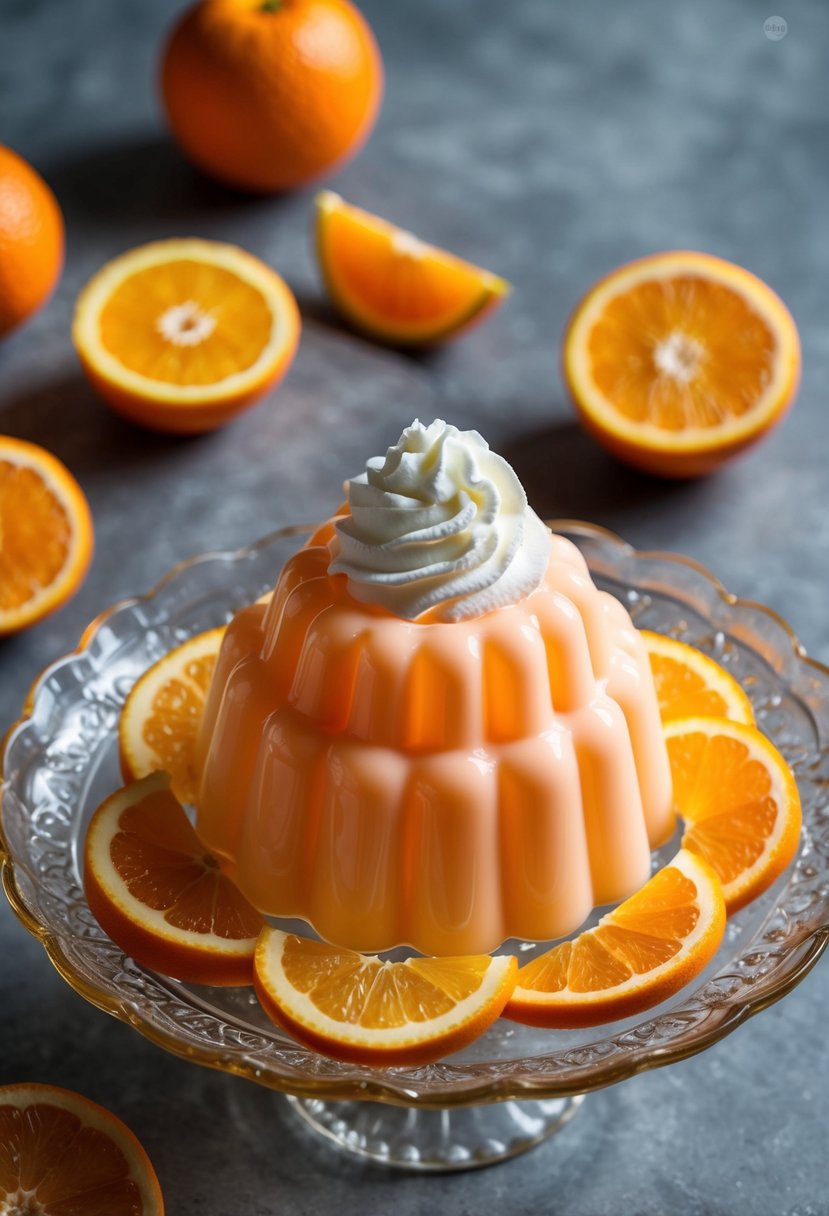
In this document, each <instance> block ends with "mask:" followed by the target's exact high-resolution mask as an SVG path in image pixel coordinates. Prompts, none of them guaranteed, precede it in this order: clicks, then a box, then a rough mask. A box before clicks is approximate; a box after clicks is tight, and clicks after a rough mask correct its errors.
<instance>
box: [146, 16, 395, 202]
mask: <svg viewBox="0 0 829 1216" xmlns="http://www.w3.org/2000/svg"><path fill="white" fill-rule="evenodd" d="M161 85H162V92H163V98H164V105H165V107H166V110H167V117H168V119H169V122H170V126H171V128H172V131H173V134H174V136H175V138H176V140H177V141H178V143H179V144H180V146H181V148H182V150H183V152H184V153H185V155H186V156H187V157H189V159H190V160H192V161H193V162H194V163H195V164H196V165H197V166H198V167H199V168H201V169H203V170H204V171H205V172H207V173H209V174H211V175H212V176H214V177H217V178H219V179H220V180H222V181H224V182H227V183H229V184H230V185H233V186H237V187H241V188H242V189H247V190H256V191H262V192H266V193H267V192H271V191H278V190H287V189H290V188H291V187H293V186H298V185H301V184H302V183H304V182H306V181H308V180H309V179H310V178H314V177H316V176H318V175H319V174H320V173H323V172H324V171H325V170H327V169H330V168H331V167H332V165H335V164H336V163H337V162H339V161H342V160H344V159H346V158H347V157H349V156H353V155H354V153H355V152H356V151H357V149H358V148H359V147H360V145H361V144H362V143H363V141H364V140H365V139H366V138H367V137H368V134H369V132H370V131H371V128H372V127H373V125H374V120H375V118H376V117H377V111H378V109H379V106H380V99H381V97H382V93H383V62H382V59H381V58H380V52H379V49H378V47H377V43H376V42H375V40H374V35H373V34H372V32H371V30H370V28H369V26H368V24H367V22H366V21H365V19H364V18H363V17H362V15H361V14H360V13H359V12H358V11H357V9H356V8H355V7H354V5H353V4H351V3H350V2H349V0H199V2H198V3H197V4H195V5H194V6H193V7H192V8H190V9H188V10H187V12H185V14H184V16H183V17H182V18H181V20H180V21H179V22H178V24H177V25H176V26H175V28H174V29H173V32H172V34H171V36H170V39H169V41H168V43H167V46H166V48H165V51H164V57H163V62H162V70H161Z"/></svg>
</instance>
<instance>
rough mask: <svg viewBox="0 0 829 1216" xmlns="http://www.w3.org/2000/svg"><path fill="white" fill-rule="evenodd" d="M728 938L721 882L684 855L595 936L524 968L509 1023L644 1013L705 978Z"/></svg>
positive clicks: (592, 1022)
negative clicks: (705, 969)
mask: <svg viewBox="0 0 829 1216" xmlns="http://www.w3.org/2000/svg"><path fill="white" fill-rule="evenodd" d="M724 932H725V903H724V900H723V894H722V887H721V885H720V882H719V880H718V878H717V876H716V874H715V873H714V872H713V870H712V869H711V868H710V866H709V865H708V864H707V863H706V862H704V861H703V860H702V859H701V858H700V857H697V856H695V855H694V854H693V853H689V852H688V851H686V850H685V849H680V851H679V852H678V853H677V855H676V857H674V859H673V861H671V862H670V864H669V865H667V866H664V867H663V868H662V869H661V870H659V871H658V872H657V873H656V874H654V876H653V878H651V879H650V880H649V881H648V882H646V883H645V885H644V887H642V889H641V890H639V891H637V892H636V894H635V895H632V896H631V897H630V899H626V900H625V901H624V903H621V904H619V906H618V907H617V908H615V909H614V910H613V911H612V912H609V913H608V914H607V915H606V916H603V917H602V918H601V920H600V921H599V923H598V925H596V927H595V928H594V929H587V930H585V932H584V933H580V934H579V935H578V937H576V938H574V939H573V940H572V941H567V942H562V943H561V944H560V945H558V946H554V947H553V948H552V950H548V951H547V952H546V954H542V955H541V956H540V957H539V958H536V959H533V961H532V962H531V963H527V964H526V966H524V967H522V968H521V969H520V970H519V972H518V979H517V981H516V984H515V990H514V992H513V994H512V996H511V997H510V1000H509V1003H508V1004H507V1007H506V1009H505V1010H504V1016H505V1017H508V1018H512V1019H513V1020H514V1021H516V1022H525V1023H527V1024H528V1025H530V1026H549V1027H558V1028H561V1029H565V1028H574V1027H579V1026H598V1025H599V1024H600V1023H602V1022H612V1021H614V1020H615V1019H617V1018H626V1017H630V1016H631V1015H632V1014H635V1013H641V1012H642V1010H644V1009H650V1008H651V1007H652V1006H654V1005H658V1004H659V1002H660V1001H664V1000H666V999H667V998H668V997H669V996H673V994H674V993H675V992H678V991H679V989H680V988H682V987H684V986H685V984H687V983H689V982H690V981H691V980H692V979H693V978H694V977H695V976H697V975H699V973H700V971H702V969H703V967H705V966H706V964H707V963H708V962H710V960H711V959H712V958H713V957H714V955H715V954H716V952H717V947H718V946H719V944H720V941H721V940H722V936H723V933H724Z"/></svg>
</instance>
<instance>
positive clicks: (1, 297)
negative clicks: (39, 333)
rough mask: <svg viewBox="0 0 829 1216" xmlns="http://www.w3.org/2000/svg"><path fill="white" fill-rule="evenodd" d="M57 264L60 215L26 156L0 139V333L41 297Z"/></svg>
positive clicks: (57, 272) (28, 313)
mask: <svg viewBox="0 0 829 1216" xmlns="http://www.w3.org/2000/svg"><path fill="white" fill-rule="evenodd" d="M62 267H63V216H62V214H61V210H60V207H59V206H58V203H57V199H56V198H55V196H54V194H53V193H52V191H51V190H50V189H49V187H48V186H47V185H46V182H45V181H44V180H43V178H42V177H41V176H40V174H39V173H36V172H35V170H34V169H33V168H32V166H31V165H30V164H28V162H27V161H25V160H23V158H22V157H21V156H18V155H17V153H16V152H12V150H11V148H5V147H3V146H2V145H0V337H2V336H3V335H4V334H6V333H8V332H9V330H11V329H14V327H15V325H19V324H20V323H21V322H22V321H25V320H27V318H28V317H30V316H31V315H32V313H33V312H35V311H36V310H37V309H38V308H40V306H41V305H42V304H43V303H45V301H46V300H47V299H48V297H49V296H50V295H51V294H52V291H53V289H54V287H55V284H56V283H57V281H58V279H59V278H60V272H61V269H62Z"/></svg>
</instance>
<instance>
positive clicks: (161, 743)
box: [118, 626, 225, 803]
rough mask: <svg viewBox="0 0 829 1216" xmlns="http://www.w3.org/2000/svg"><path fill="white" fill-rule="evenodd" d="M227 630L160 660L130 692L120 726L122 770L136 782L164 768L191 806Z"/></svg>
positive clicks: (196, 640) (199, 638) (192, 642)
mask: <svg viewBox="0 0 829 1216" xmlns="http://www.w3.org/2000/svg"><path fill="white" fill-rule="evenodd" d="M224 634H225V630H224V626H221V627H220V628H218V629H210V630H208V631H207V633H200V634H198V635H197V636H196V637H194V638H190V639H189V640H188V641H186V642H184V643H183V644H182V645H181V646H177V647H176V648H175V650H171V651H170V652H169V654H165V656H164V658H163V659H159V660H158V662H157V663H154V664H153V665H152V667H150V668H148V670H147V671H145V672H144V674H143V676H141V678H140V679H139V680H137V681H136V683H135V684H134V685H133V687H132V691H131V692H130V694H129V696H128V697H127V699H126V701H125V702H124V708H123V710H122V712H121V719H120V721H119V723H118V743H119V751H120V757H121V771H122V773H123V774H124V780H125V781H138V780H139V779H140V778H142V777H146V776H148V775H149V774H150V773H154V772H156V771H157V770H158V769H163V770H164V771H165V772H167V773H169V775H170V784H171V785H172V788H173V793H174V794H175V796H176V797H177V798H178V799H180V800H181V801H182V802H190V803H193V802H195V800H196V793H197V791H198V776H197V774H196V769H195V752H196V739H197V737H198V733H199V724H200V723H201V717H202V713H203V712H204V701H205V697H206V696H207V689H208V686H209V684H210V677H211V676H212V675H213V668H214V666H215V665H216V656H217V655H218V653H219V647H220V646H221V644H222V638H223V637H224Z"/></svg>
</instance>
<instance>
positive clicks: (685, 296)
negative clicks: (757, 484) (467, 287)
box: [563, 252, 800, 477]
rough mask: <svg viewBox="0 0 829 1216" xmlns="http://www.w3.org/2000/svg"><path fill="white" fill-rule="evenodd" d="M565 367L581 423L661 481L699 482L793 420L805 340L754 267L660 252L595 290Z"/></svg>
mask: <svg viewBox="0 0 829 1216" xmlns="http://www.w3.org/2000/svg"><path fill="white" fill-rule="evenodd" d="M563 362H564V375H565V379H566V381H567V384H568V387H569V389H570V392H571V394H572V397H573V401H574V403H575V406H576V409H577V410H578V412H579V414H580V416H581V419H582V422H583V423H584V425H585V427H586V428H587V430H588V431H590V433H591V434H592V435H594V437H595V438H596V439H598V440H599V442H600V443H603V444H604V445H605V447H607V448H608V449H609V451H611V452H613V453H614V455H616V456H618V457H619V459H620V460H625V461H627V462H628V463H629V464H632V465H634V466H636V467H637V468H640V469H644V470H645V471H646V472H649V473H655V474H657V475H659V476H662V477H695V476H698V475H699V474H703V473H708V472H711V470H712V469H715V468H716V467H717V466H718V465H719V464H721V463H722V462H723V461H724V460H727V459H728V458H729V457H731V456H733V455H735V454H736V453H737V452H740V451H742V450H743V449H744V448H746V447H748V446H749V445H750V444H752V443H754V442H755V441H756V440H758V439H759V438H760V437H761V436H762V435H764V434H765V433H766V432H767V431H768V430H769V429H770V428H771V427H772V426H774V424H775V423H777V422H778V421H779V420H780V419H781V418H782V416H783V414H784V413H785V412H786V410H787V409H788V407H789V406H790V405H791V403H792V401H793V400H794V396H795V392H796V390H797V385H798V381H799V378H800V341H799V338H798V333H797V328H796V326H795V323H794V321H793V320H792V318H791V315H790V314H789V312H788V310H787V309H786V307H785V305H784V304H783V302H782V300H781V299H780V298H779V297H778V296H777V295H776V294H775V293H774V292H773V291H772V289H771V288H770V287H769V286H768V285H767V284H766V283H764V282H763V281H762V280H761V279H758V278H757V277H756V276H755V275H753V274H750V273H749V271H747V270H744V269H743V268H742V267H740V266H735V265H734V264H733V263H731V262H726V261H723V260H722V259H721V258H715V257H711V256H709V255H708V254H704V253H688V252H673V253H657V254H654V255H653V256H652V257H648V258H643V259H642V260H641V261H638V262H631V263H630V264H629V265H627V266H622V267H621V268H620V269H618V270H615V271H613V273H612V274H609V275H608V276H607V277H606V278H604V279H602V280H601V281H600V282H599V283H597V284H596V286H595V287H592V288H591V289H590V291H588V293H587V295H586V296H585V297H584V299H583V300H582V301H581V303H580V304H579V306H578V307H577V309H576V311H575V313H574V314H573V317H572V319H571V321H570V323H569V326H568V328H567V331H566V333H565V336H564V351H563Z"/></svg>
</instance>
